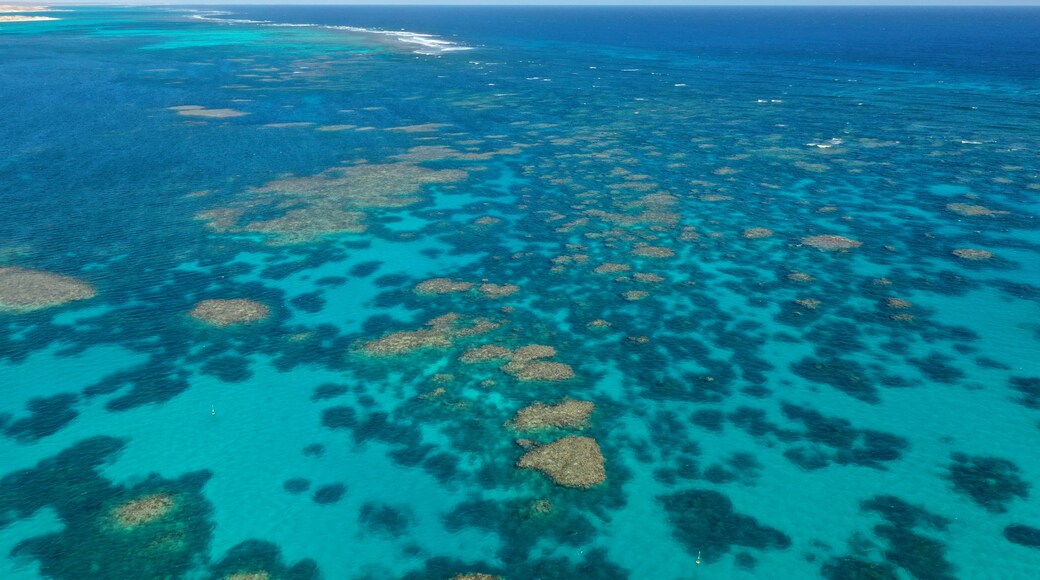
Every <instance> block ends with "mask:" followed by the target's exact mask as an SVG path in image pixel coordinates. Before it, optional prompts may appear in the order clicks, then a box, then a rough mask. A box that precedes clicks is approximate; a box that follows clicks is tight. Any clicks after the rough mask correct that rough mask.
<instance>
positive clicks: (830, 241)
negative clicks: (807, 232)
mask: <svg viewBox="0 0 1040 580" xmlns="http://www.w3.org/2000/svg"><path fill="white" fill-rule="evenodd" d="M802 244H804V245H806V246H811V247H813V248H816V249H818V250H824V251H827V252H835V251H842V250H851V249H853V248H858V247H860V246H862V245H863V242H857V241H856V240H853V239H850V238H846V237H845V236H836V235H833V234H826V235H820V236H809V237H805V238H802Z"/></svg>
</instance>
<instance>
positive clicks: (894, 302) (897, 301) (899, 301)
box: [885, 298, 913, 310]
mask: <svg viewBox="0 0 1040 580" xmlns="http://www.w3.org/2000/svg"><path fill="white" fill-rule="evenodd" d="M885 306H888V307H889V308H894V309H897V310H905V309H907V308H910V307H911V306H913V303H911V302H910V301H909V300H906V299H904V298H886V299H885Z"/></svg>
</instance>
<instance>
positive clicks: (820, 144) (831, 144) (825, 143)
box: [805, 137, 845, 149]
mask: <svg viewBox="0 0 1040 580" xmlns="http://www.w3.org/2000/svg"><path fill="white" fill-rule="evenodd" d="M844 142H845V141H843V140H841V139H838V138H837V137H835V138H833V139H828V140H827V141H820V142H816V141H814V142H812V143H806V144H805V146H806V147H818V148H820V149H830V148H831V147H834V146H836V145H841V144H842V143H844Z"/></svg>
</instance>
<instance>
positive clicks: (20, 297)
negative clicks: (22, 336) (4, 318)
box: [0, 266, 97, 312]
mask: <svg viewBox="0 0 1040 580" xmlns="http://www.w3.org/2000/svg"><path fill="white" fill-rule="evenodd" d="M95 295H97V292H96V291H95V290H94V287H93V286H91V285H90V284H87V283H86V282H83V281H80V280H77V279H76V278H72V277H70V276H63V275H61V274H54V273H51V272H43V271H41V270H30V269H28V268H19V267H17V266H5V267H0V310H7V311H11V312H31V311H33V310H40V309H43V308H50V307H52V306H59V305H61V304H65V303H67V302H72V301H75V300H86V299H88V298H93V297H94V296H95Z"/></svg>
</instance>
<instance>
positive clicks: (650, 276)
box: [632, 272, 665, 284]
mask: <svg viewBox="0 0 1040 580" xmlns="http://www.w3.org/2000/svg"><path fill="white" fill-rule="evenodd" d="M632 277H633V278H635V279H636V280H639V281H640V282H647V283H649V284H658V283H660V282H664V280H665V279H664V277H663V276H659V275H657V274H654V273H648V272H636V273H635V274H632Z"/></svg>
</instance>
